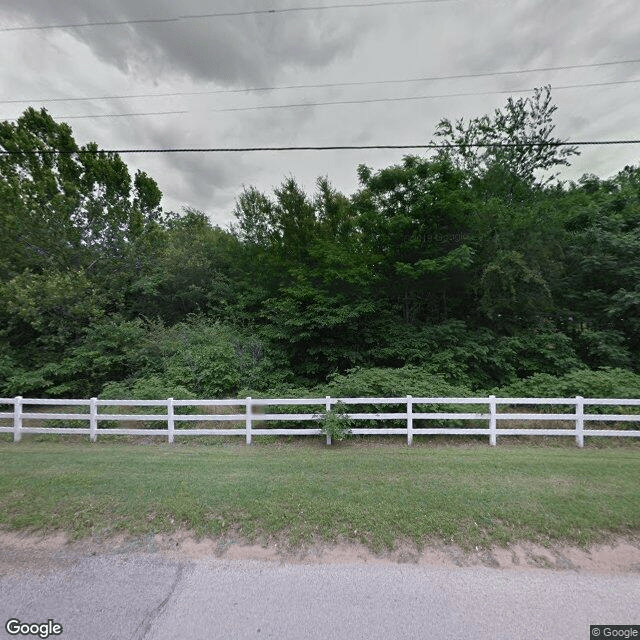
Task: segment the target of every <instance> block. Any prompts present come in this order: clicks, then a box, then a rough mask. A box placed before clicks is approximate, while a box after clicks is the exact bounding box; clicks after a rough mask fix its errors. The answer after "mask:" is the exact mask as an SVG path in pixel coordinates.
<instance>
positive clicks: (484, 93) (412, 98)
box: [13, 79, 640, 121]
mask: <svg viewBox="0 0 640 640" xmlns="http://www.w3.org/2000/svg"><path fill="white" fill-rule="evenodd" d="M637 83H640V79H637V80H615V81H611V82H590V83H587V84H566V85H558V86H552V87H551V88H552V89H553V90H554V91H557V90H562V89H582V88H589V87H605V86H613V85H624V84H637ZM534 89H535V87H529V88H528V89H505V90H499V91H470V92H465V93H441V94H431V95H424V96H407V97H401V98H361V99H357V100H329V101H326V102H298V103H290V104H272V105H260V106H257V107H228V108H224V109H212V110H211V111H212V112H214V113H230V112H239V111H263V110H267V109H291V108H296V107H322V106H328V105H342V104H371V103H376V102H412V101H419V100H435V99H438V98H463V97H470V96H488V95H504V94H511V93H529V92H530V91H534ZM187 113H192V112H190V111H184V110H180V111H153V112H149V111H142V112H131V113H113V114H109V113H106V114H98V115H91V114H87V115H68V116H55V119H56V120H81V119H87V118H89V119H92V118H126V117H137V116H150V115H152V116H153V115H184V114H187ZM13 120H14V121H15V119H13Z"/></svg>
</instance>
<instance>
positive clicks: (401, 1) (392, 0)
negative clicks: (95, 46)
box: [0, 0, 458, 32]
mask: <svg viewBox="0 0 640 640" xmlns="http://www.w3.org/2000/svg"><path fill="white" fill-rule="evenodd" d="M457 1H458V0H387V1H384V2H362V3H349V4H328V5H318V6H312V7H287V8H283V9H255V10H250V11H225V12H218V13H201V14H186V15H183V16H175V17H172V18H139V19H135V20H102V21H96V22H75V23H70V24H46V25H31V26H24V27H2V28H0V32H8V31H41V30H44V29H76V28H82V27H104V26H114V25H127V24H166V23H175V22H182V21H184V20H203V19H213V18H233V17H242V16H252V15H276V14H281V13H300V12H303V11H325V10H328V9H359V8H371V7H387V6H398V5H411V4H439V3H443V2H457Z"/></svg>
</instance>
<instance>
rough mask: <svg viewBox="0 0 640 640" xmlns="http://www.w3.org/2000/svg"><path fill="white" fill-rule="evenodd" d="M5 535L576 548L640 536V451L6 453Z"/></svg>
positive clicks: (36, 447)
mask: <svg viewBox="0 0 640 640" xmlns="http://www.w3.org/2000/svg"><path fill="white" fill-rule="evenodd" d="M0 527H2V528H4V529H14V530H25V531H41V532H51V531H57V530H62V531H66V532H69V533H70V534H72V536H73V537H84V536H89V535H104V534H105V533H118V532H123V533H128V534H132V535H140V534H148V533H163V532H166V533H168V532H171V531H173V530H176V529H178V528H186V529H190V530H192V531H194V532H195V533H196V534H197V535H199V536H214V537H215V536H219V535H221V534H224V533H225V532H228V531H233V532H234V533H235V534H240V535H242V536H244V537H245V538H247V539H248V540H255V539H258V538H261V537H263V536H264V537H267V538H268V537H270V536H277V537H282V536H285V537H286V538H287V539H288V540H289V541H290V542H291V543H292V544H293V545H298V544H301V543H304V542H309V541H312V540H314V539H318V538H321V539H324V540H327V541H333V540H337V539H343V540H344V539H346V540H353V541H359V542H364V543H365V544H367V545H368V546H370V547H371V548H372V549H374V550H380V549H382V548H384V547H390V548H392V547H393V546H394V544H395V543H396V542H397V541H398V540H412V541H414V542H416V543H417V544H418V545H422V544H424V543H425V542H434V541H444V542H453V543H456V544H459V545H461V546H463V547H464V548H470V547H473V546H488V545H491V544H507V543H510V542H515V541H518V540H532V541H537V542H542V543H545V542H554V541H563V542H567V543H573V544H581V545H582V544H589V543H592V542H597V541H602V540H605V539H606V538H607V536H609V535H612V534H616V535H620V534H622V535H625V534H629V535H635V534H638V533H639V532H640V449H638V448H618V449H609V450H606V449H594V450H589V449H585V450H582V451H581V450H578V449H570V448H566V447H557V448H554V447H548V446H547V447H537V446H531V445H520V446H499V447H497V448H495V449H493V448H489V447H487V446H486V445H484V444H478V445H470V446H464V447H463V446H438V447H416V448H409V447H406V446H400V445H380V446H371V447H361V448H360V447H349V446H342V447H334V448H324V447H320V446H317V445H315V446H314V445H311V444H310V445H309V446H304V447H290V448H289V447H287V446H278V447H276V446H261V445H257V446H254V447H245V446H243V445H231V446H229V445H227V446H195V445H173V446H169V445H164V444H163V445H145V446H139V445H138V446H136V445H128V444H122V443H118V444H111V443H102V444H101V443H98V444H97V445H90V444H76V443H73V444H72V443H47V442H37V443H28V442H23V443H19V444H12V443H2V444H0Z"/></svg>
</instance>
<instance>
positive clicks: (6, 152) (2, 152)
mask: <svg viewBox="0 0 640 640" xmlns="http://www.w3.org/2000/svg"><path fill="white" fill-rule="evenodd" d="M623 144H640V139H636V140H633V139H630V140H578V141H575V142H571V141H558V142H548V141H547V142H497V143H491V142H486V143H484V142H483V143H472V144H446V143H431V144H372V145H333V146H300V147H185V148H176V149H167V148H165V149H99V150H97V151H92V150H89V149H77V150H66V149H0V156H13V155H67V156H73V155H84V154H96V153H98V154H99V153H118V154H125V153H248V152H255V151H351V150H361V149H452V148H461V147H476V148H492V149H512V148H522V147H568V146H571V147H573V146H576V147H581V146H587V145H589V146H595V145H609V146H610V145H623Z"/></svg>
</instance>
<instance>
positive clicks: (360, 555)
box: [0, 530, 640, 575]
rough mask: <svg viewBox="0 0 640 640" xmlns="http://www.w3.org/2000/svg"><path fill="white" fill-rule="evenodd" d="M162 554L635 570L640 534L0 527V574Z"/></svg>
mask: <svg viewBox="0 0 640 640" xmlns="http://www.w3.org/2000/svg"><path fill="white" fill-rule="evenodd" d="M136 553H143V554H159V555H162V556H165V557H170V558H172V559H175V560H184V561H194V560H196V561H197V560H206V559H213V558H223V559H226V560H256V561H266V562H276V563H279V564H334V565H335V564H339V565H350V564H378V565H380V564H411V565H416V566H430V567H489V568H494V569H502V570H511V571H537V570H541V569H546V570H554V571H574V572H577V573H596V574H629V573H640V538H631V537H624V538H616V539H613V540H611V541H610V542H609V543H607V544H599V545H592V546H590V547H588V548H579V547H575V546H571V545H564V544H550V545H548V546H542V545H540V544H536V543H532V542H520V543H518V544H513V545H509V546H507V547H492V548H490V549H479V548H478V549H476V550H472V551H466V550H463V549H462V548H460V547H458V546H457V545H453V544H444V543H437V542H432V543H430V544H428V545H425V546H424V547H423V548H421V549H420V548H418V547H417V546H416V545H415V544H414V543H411V542H406V541H404V542H398V543H397V544H396V546H395V548H394V549H393V550H387V551H383V552H380V553H374V552H373V551H371V550H370V549H369V548H368V547H366V546H365V545H363V544H360V543H354V542H351V541H344V540H342V541H338V542H335V543H333V542H332V543H329V542H326V541H321V540H315V541H313V542H311V543H307V544H301V545H297V546H292V545H291V544H289V542H288V541H287V540H286V538H284V537H283V538H280V539H274V538H270V539H269V540H258V541H255V542H249V541H247V540H246V539H243V538H242V537H241V536H239V535H236V534H228V535H226V536H221V537H219V538H215V539H213V538H201V539H197V538H196V537H195V536H194V535H193V533H191V532H189V531H186V530H179V531H176V532H174V533H172V534H156V535H147V536H142V537H132V536H124V535H115V536H114V535H105V536H100V535H97V536H94V537H92V538H87V539H83V540H69V539H68V538H67V537H66V536H65V535H63V534H61V533H56V534H54V535H44V536H38V535H33V534H23V533H15V532H0V575H4V574H7V573H12V572H15V571H32V572H42V571H49V570H51V569H54V568H56V567H59V566H64V565H69V564H70V563H73V562H74V561H75V560H77V559H79V558H81V557H87V556H93V555H113V554H119V555H129V554H136Z"/></svg>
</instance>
